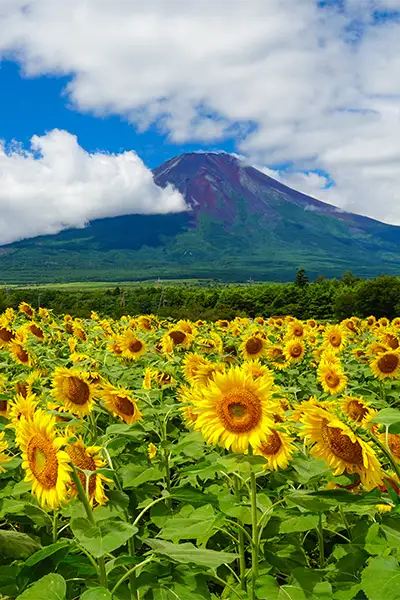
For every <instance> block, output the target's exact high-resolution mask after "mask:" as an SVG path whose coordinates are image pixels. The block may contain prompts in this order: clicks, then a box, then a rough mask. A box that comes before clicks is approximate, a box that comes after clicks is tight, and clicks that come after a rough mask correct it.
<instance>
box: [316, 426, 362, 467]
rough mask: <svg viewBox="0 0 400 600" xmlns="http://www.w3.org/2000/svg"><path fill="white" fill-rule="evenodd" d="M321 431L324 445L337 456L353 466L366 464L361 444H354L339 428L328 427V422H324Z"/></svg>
mask: <svg viewBox="0 0 400 600" xmlns="http://www.w3.org/2000/svg"><path fill="white" fill-rule="evenodd" d="M321 429H322V440H323V442H324V444H325V445H326V446H327V447H328V448H329V450H330V451H331V452H333V454H334V455H335V456H337V457H338V458H340V459H341V460H344V461H345V462H347V463H350V464H352V465H359V466H362V465H363V464H364V462H363V453H362V448H361V445H360V443H359V442H352V441H351V439H350V438H349V436H348V435H344V434H343V432H342V430H341V429H340V428H339V427H328V426H327V421H324V422H323V424H322V428H321Z"/></svg>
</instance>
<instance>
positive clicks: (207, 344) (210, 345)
mask: <svg viewBox="0 0 400 600" xmlns="http://www.w3.org/2000/svg"><path fill="white" fill-rule="evenodd" d="M196 344H197V345H198V346H199V347H200V350H201V351H202V352H203V353H204V354H222V350H223V347H224V345H223V342H222V338H221V336H219V335H218V333H215V331H210V332H209V333H208V334H207V335H206V336H201V337H197V338H196Z"/></svg>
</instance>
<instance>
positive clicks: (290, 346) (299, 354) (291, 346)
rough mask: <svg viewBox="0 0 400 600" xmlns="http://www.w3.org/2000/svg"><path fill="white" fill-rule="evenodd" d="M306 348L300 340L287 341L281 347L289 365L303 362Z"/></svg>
mask: <svg viewBox="0 0 400 600" xmlns="http://www.w3.org/2000/svg"><path fill="white" fill-rule="evenodd" d="M305 351H306V348H305V345H304V342H303V341H302V340H301V339H289V340H288V341H287V342H286V344H285V345H284V347H283V354H284V355H285V358H286V360H287V361H288V362H290V363H297V362H301V361H302V360H303V357H304V354H305Z"/></svg>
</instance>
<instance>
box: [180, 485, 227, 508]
mask: <svg viewBox="0 0 400 600" xmlns="http://www.w3.org/2000/svg"><path fill="white" fill-rule="evenodd" d="M171 496H172V498H175V499H176V500H180V501H181V502H190V503H193V504H213V505H216V504H217V503H218V499H217V497H216V496H214V495H213V494H209V493H207V492H202V491H201V490H197V489H196V488H194V487H191V486H190V485H188V486H184V487H177V488H172V490H171Z"/></svg>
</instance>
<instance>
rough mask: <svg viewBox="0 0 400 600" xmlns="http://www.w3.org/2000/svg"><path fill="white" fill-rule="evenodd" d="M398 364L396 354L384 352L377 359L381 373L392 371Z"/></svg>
mask: <svg viewBox="0 0 400 600" xmlns="http://www.w3.org/2000/svg"><path fill="white" fill-rule="evenodd" d="M398 366H399V357H398V356H396V354H385V355H384V356H381V358H380V359H379V360H378V368H379V370H380V371H381V372H382V373H393V372H394V371H395V370H396V369H397V367H398Z"/></svg>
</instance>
